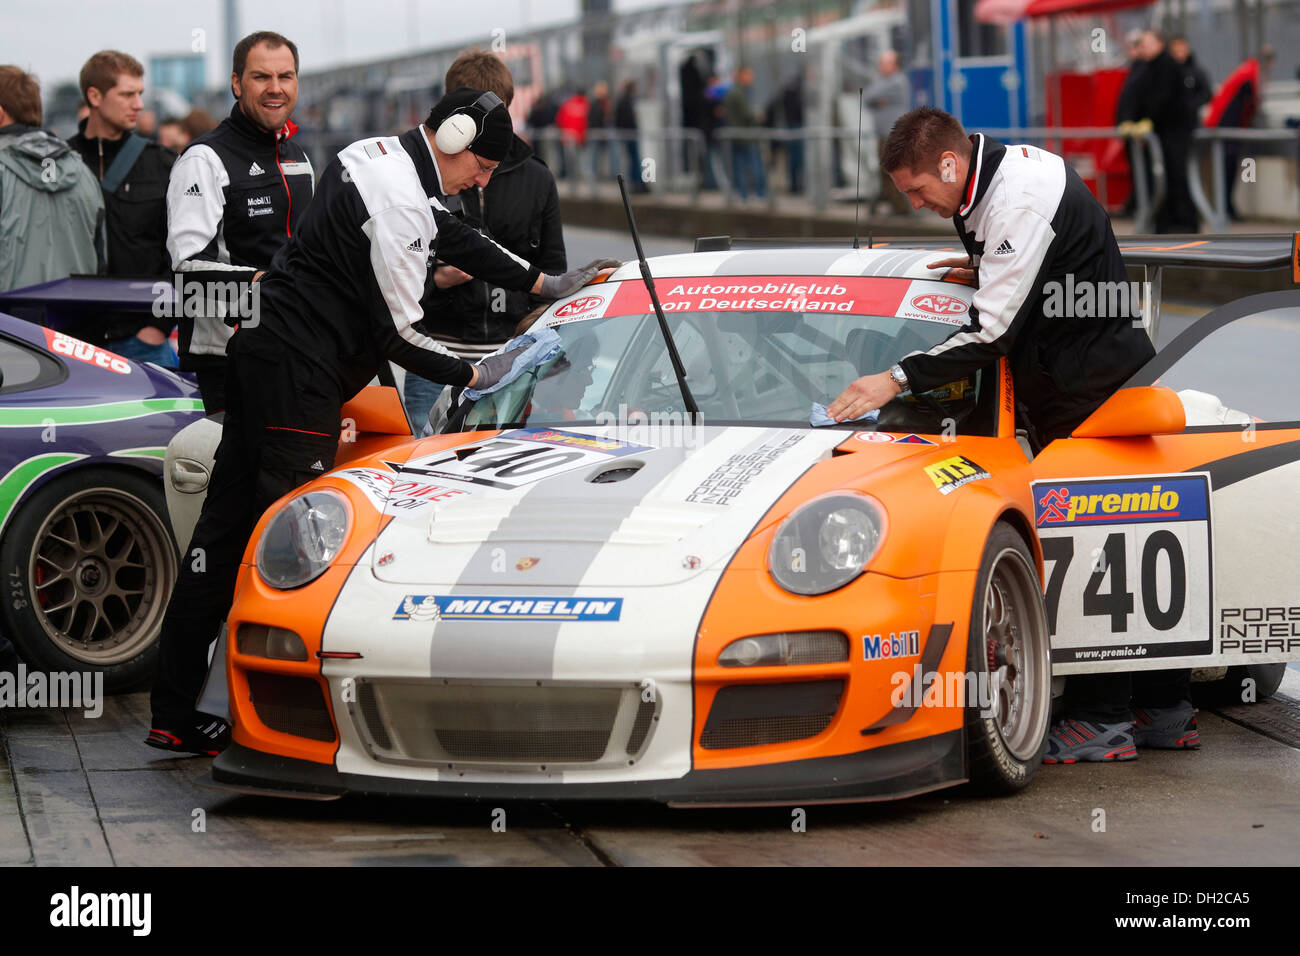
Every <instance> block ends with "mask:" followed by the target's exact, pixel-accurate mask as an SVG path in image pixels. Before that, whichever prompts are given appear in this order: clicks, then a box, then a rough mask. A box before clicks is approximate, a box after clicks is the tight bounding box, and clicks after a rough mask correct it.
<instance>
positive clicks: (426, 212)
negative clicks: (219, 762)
mask: <svg viewBox="0 0 1300 956" xmlns="http://www.w3.org/2000/svg"><path fill="white" fill-rule="evenodd" d="M512 136H513V128H512V126H511V123H510V114H509V113H507V112H506V108H505V106H504V104H503V103H502V102H501V100H500V98H499V97H497V96H496V95H495V94H493V93H484V92H482V91H480V90H457V91H456V92H454V93H451V94H448V95H447V96H445V97H443V98H442V100H440V101H439V102H438V104H437V105H436V106H435V107H434V108H433V110H432V112H431V113H430V114H429V118H428V119H427V120H426V121H425V123H424V125H422V126H418V127H416V128H415V129H413V130H410V131H408V132H406V133H404V134H402V135H401V136H387V137H372V138H370V139H364V140H360V141H359V142H356V143H353V144H352V145H351V146H349V147H347V148H346V149H344V150H343V151H342V152H341V153H339V154H338V156H337V157H336V158H335V159H334V161H333V162H331V163H330V164H329V166H328V167H327V168H326V169H325V172H324V173H323V174H322V176H321V180H320V184H319V185H318V186H317V189H316V195H315V198H314V199H313V201H312V204H311V205H310V206H309V207H308V209H307V211H306V212H305V213H304V214H303V217H302V219H301V220H300V222H299V224H298V227H297V229H296V230H295V232H294V236H293V238H292V239H290V240H289V242H288V243H287V244H286V245H285V246H284V247H283V248H282V249H281V250H280V251H279V252H278V253H276V256H275V258H274V260H273V261H272V263H271V269H270V271H269V272H268V273H267V274H266V275H265V277H264V278H263V279H262V281H261V284H260V295H259V297H258V303H259V308H258V310H257V313H256V314H255V315H254V316H253V318H252V319H245V320H244V322H243V323H242V325H241V327H240V328H239V330H238V331H237V332H236V334H235V335H234V337H233V338H232V339H231V342H230V347H229V350H228V355H229V359H230V362H229V367H228V376H227V389H226V390H227V406H226V417H225V421H224V423H223V426H222V434H221V444H220V446H219V447H218V449H217V454H216V464H215V467H214V469H213V473H212V478H211V481H210V482H209V485H208V495H207V498H206V500H205V501H204V503H203V512H202V514H201V516H200V517H199V522H198V525H197V527H196V528H195V530H194V537H193V538H192V540H191V541H190V544H189V550H188V553H187V555H186V559H185V560H184V561H183V562H182V566H181V574H180V577H179V579H178V581H177V584H176V589H175V590H174V591H173V593H172V600H171V603H170V605H169V606H168V608H167V615H166V617H165V619H164V621H163V628H162V635H161V638H160V641H159V657H158V673H157V677H156V679H155V681H154V688H153V699H152V705H153V723H152V728H151V730H150V734H149V737H148V738H147V739H146V741H145V742H146V743H147V744H149V745H150V746H153V747H157V748H159V749H162V750H169V751H175V752H182V753H203V754H215V753H216V752H218V751H219V750H221V749H222V748H223V747H224V746H225V744H226V742H227V741H228V739H229V731H228V728H227V727H226V726H225V724H224V723H223V722H222V721H219V720H213V719H211V718H204V717H201V716H200V715H199V714H197V713H196V712H195V710H194V704H195V700H196V698H197V696H198V693H199V690H200V688H201V686H202V683H203V676H204V673H205V671H206V667H207V649H208V646H209V644H211V642H212V640H213V639H214V638H215V637H216V636H217V632H218V629H219V627H220V623H221V621H222V620H223V619H224V618H225V616H226V614H227V613H228V612H229V609H230V602H231V599H232V597H233V593H234V584H235V576H236V573H237V571H238V569H239V561H240V557H241V556H242V554H243V551H244V548H245V546H246V544H247V542H248V538H249V535H250V534H251V533H252V530H253V526H254V525H255V524H256V522H257V519H258V517H259V516H260V515H261V514H262V512H263V511H264V510H265V509H266V508H267V506H268V505H270V504H271V503H272V502H274V501H275V500H276V499H277V498H279V497H281V496H283V495H285V494H287V493H288V492H290V491H292V490H293V489H294V488H296V487H298V486H299V485H301V484H303V483H305V482H307V481H310V480H311V479H313V478H315V477H317V476H319V475H321V474H323V473H325V472H327V471H329V470H330V469H331V468H332V467H333V464H334V454H335V450H336V448H337V446H338V441H339V433H340V421H339V419H340V410H341V408H342V406H343V404H344V403H345V402H346V401H348V400H349V399H350V398H352V397H353V396H354V395H356V394H357V393H358V392H359V391H361V389H362V388H363V387H365V385H366V383H367V382H369V381H370V380H371V379H372V378H374V377H375V375H376V374H377V373H378V372H379V370H380V369H381V367H382V366H383V365H384V363H385V362H388V361H393V362H396V363H398V364H399V365H401V366H403V367H404V368H407V369H409V370H411V371H414V372H416V373H418V374H420V375H423V376H424V377H425V378H428V379H430V380H432V381H435V382H441V383H444V384H448V385H459V386H469V385H472V386H475V387H477V388H486V387H488V386H490V385H493V384H495V383H496V382H498V381H500V379H501V378H502V377H504V376H505V374H506V373H507V372H508V371H509V370H510V368H511V365H512V364H513V362H514V360H515V358H516V357H517V354H518V352H520V351H522V349H517V350H515V351H513V352H506V353H504V354H501V355H492V356H488V357H487V358H485V359H483V360H481V361H480V362H479V363H478V364H475V365H471V364H470V363H469V362H466V361H464V360H462V359H459V358H457V357H456V356H454V355H451V354H450V353H449V352H448V351H447V350H446V349H445V348H444V347H443V346H441V345H439V344H438V343H437V342H436V341H434V340H433V339H431V338H430V337H428V336H426V335H424V334H423V333H421V332H419V331H417V330H416V329H415V328H414V325H415V323H416V322H418V321H420V319H422V318H423V311H422V309H421V307H420V299H421V297H422V296H423V294H424V292H425V284H426V281H427V280H428V279H429V277H430V276H431V274H432V271H433V269H432V265H433V263H434V262H435V261H437V260H443V261H446V262H450V263H451V264H452V265H454V266H457V267H458V268H460V269H463V270H465V271H466V272H468V273H470V274H471V275H475V276H478V277H481V278H483V279H486V280H488V281H490V282H493V283H495V284H497V285H500V286H504V287H506V288H509V289H526V290H529V291H531V292H534V293H536V294H538V295H542V296H545V297H548V298H553V299H554V298H559V297H561V296H565V295H568V294H570V293H572V292H575V291H577V290H578V289H579V288H581V287H582V286H583V285H584V284H586V283H587V282H589V281H590V280H591V279H593V278H595V276H596V275H597V273H598V272H599V271H600V270H601V269H604V268H607V267H612V266H616V265H618V264H619V263H618V262H616V261H613V260H598V261H596V262H592V263H589V264H588V265H586V266H584V267H583V268H581V269H574V270H571V271H569V272H566V273H565V274H564V275H561V276H552V275H544V274H542V273H541V272H540V270H538V269H537V268H536V267H535V266H530V265H528V263H526V262H524V261H523V260H521V259H519V258H517V257H516V256H514V255H511V254H510V253H508V252H507V251H505V250H504V249H502V248H501V247H500V246H498V245H497V244H496V243H494V242H492V241H490V240H488V239H484V238H483V237H482V236H480V235H479V234H478V233H477V232H475V231H474V230H473V229H470V228H469V227H468V226H466V225H464V224H463V223H461V222H460V221H459V220H457V219H455V218H454V217H452V216H449V215H448V214H447V212H446V210H445V209H444V208H443V207H442V206H441V204H440V203H439V202H438V201H437V199H436V198H435V197H436V196H439V195H447V194H450V193H454V192H457V191H458V190H459V189H463V188H466V187H467V186H469V185H471V184H474V183H486V182H487V179H488V177H489V176H491V174H492V170H493V169H495V168H496V164H498V163H500V162H501V160H502V158H503V157H504V156H505V155H506V151H507V150H508V149H509V147H510V144H511V139H512ZM196 552H198V554H199V555H200V556H201V563H200V561H199V560H198V559H196V558H195V557H194V556H195V555H196Z"/></svg>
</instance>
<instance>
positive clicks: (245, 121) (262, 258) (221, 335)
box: [167, 31, 314, 414]
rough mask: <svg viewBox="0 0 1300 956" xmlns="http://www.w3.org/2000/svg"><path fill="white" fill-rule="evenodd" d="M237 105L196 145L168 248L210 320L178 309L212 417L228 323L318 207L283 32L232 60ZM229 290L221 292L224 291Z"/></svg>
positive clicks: (181, 163)
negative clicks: (234, 292)
mask: <svg viewBox="0 0 1300 956" xmlns="http://www.w3.org/2000/svg"><path fill="white" fill-rule="evenodd" d="M230 85H231V92H232V93H233V94H234V96H235V100H236V102H235V105H234V106H233V107H232V108H231V110H230V115H229V116H228V117H227V118H226V119H224V120H222V122H221V124H220V125H218V126H217V128H216V129H214V130H211V131H210V132H207V133H204V134H203V135H202V136H199V137H198V138H196V139H195V140H194V142H192V143H190V145H189V146H188V147H187V148H186V150H185V152H184V153H183V154H182V155H181V158H180V159H178V160H177V161H176V165H175V166H174V167H173V168H172V174H171V181H170V182H169V183H168V187H167V251H168V253H169V254H170V256H171V264H172V268H173V269H174V270H175V271H176V272H177V273H178V274H179V275H178V279H179V283H178V285H179V288H180V289H181V292H182V297H183V298H184V299H188V298H190V297H191V296H193V295H196V294H202V296H203V306H202V314H201V315H199V316H198V317H195V316H194V314H193V312H194V310H193V308H190V309H186V308H185V307H184V305H185V303H184V302H181V303H178V306H179V308H178V309H177V316H178V321H179V326H180V336H179V338H180V342H179V344H180V366H181V368H182V369H184V370H186V371H190V372H194V373H195V374H196V375H197V377H198V381H199V392H200V394H201V395H202V396H203V406H204V408H205V409H206V410H207V412H208V414H212V413H213V412H216V411H220V410H221V409H223V408H225V407H226V400H225V387H226V344H227V343H228V342H229V341H230V336H231V334H232V333H233V332H234V328H233V325H234V322H233V321H231V322H230V323H229V324H227V321H226V320H227V318H228V317H230V316H232V314H233V313H235V312H237V311H240V310H239V309H238V308H232V307H231V306H232V305H236V306H237V305H239V304H241V303H242V304H243V305H244V306H245V307H247V306H248V305H249V304H250V303H251V297H250V298H247V299H246V298H243V297H242V296H241V297H238V298H236V297H235V296H229V295H227V294H225V293H224V290H225V289H226V288H228V287H227V286H226V285H225V284H226V283H232V282H233V283H237V284H238V285H237V286H236V288H237V289H239V290H240V291H241V292H244V293H249V292H251V285H252V283H253V280H254V279H255V278H256V277H257V276H258V275H259V274H260V272H261V271H262V270H265V269H266V268H267V267H268V266H269V265H270V264H271V259H272V258H274V256H275V254H276V253H277V252H278V251H279V250H280V248H281V247H282V246H283V245H284V244H285V243H286V242H287V241H288V240H289V238H290V237H291V236H292V235H293V234H294V232H295V230H296V229H297V226H298V221H299V220H300V219H301V218H302V214H303V213H304V212H305V211H306V209H307V205H308V203H310V202H311V196H312V182H313V179H314V176H313V172H312V168H311V160H309V159H308V158H307V154H306V153H305V152H304V151H303V149H302V147H300V146H298V145H297V144H296V143H293V142H292V139H293V136H294V135H295V134H296V133H297V132H298V127H297V126H296V125H295V124H294V122H293V120H292V119H291V118H290V117H291V115H292V114H293V110H294V107H295V106H296V105H297V103H298V48H297V47H296V46H295V45H294V44H293V42H292V41H290V40H288V39H286V38H285V37H283V36H281V35H280V34H278V33H272V32H270V31H261V32H258V33H253V34H250V35H249V36H246V37H244V39H242V40H240V41H239V43H238V44H237V45H236V46H235V51H234V56H233V58H232V63H231V76H230ZM218 290H220V291H218Z"/></svg>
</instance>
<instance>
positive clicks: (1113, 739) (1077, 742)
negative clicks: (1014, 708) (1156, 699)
mask: <svg viewBox="0 0 1300 956" xmlns="http://www.w3.org/2000/svg"><path fill="white" fill-rule="evenodd" d="M1136 759H1137V748H1136V747H1135V746H1134V744H1133V725H1132V724H1128V723H1125V724H1094V723H1092V722H1091V721H1087V720H1063V721H1061V722H1060V723H1059V724H1057V725H1056V726H1055V727H1053V728H1052V732H1051V733H1050V734H1048V735H1047V752H1046V753H1044V754H1043V763H1078V762H1079V761H1080V760H1085V761H1093V762H1097V761H1107V762H1109V761H1114V760H1136Z"/></svg>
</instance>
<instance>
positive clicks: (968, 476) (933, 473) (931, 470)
mask: <svg viewBox="0 0 1300 956" xmlns="http://www.w3.org/2000/svg"><path fill="white" fill-rule="evenodd" d="M925 473H926V474H927V475H929V476H930V480H931V481H932V482H934V486H935V487H936V488H938V489H939V494H941V495H950V494H952V493H953V492H954V491H956V490H957V489H958V488H960V487H961V486H962V485H968V484H970V483H971V482H972V481H981V480H983V479H985V478H988V477H989V473H988V472H987V471H985V470H984V469H983V468H981V467H980V466H979V465H977V464H975V462H973V461H971V460H970V459H969V458H966V457H965V456H963V455H954V456H953V457H952V458H945V459H944V460H943V461H939V462H935V463H934V464H933V465H926V466H925Z"/></svg>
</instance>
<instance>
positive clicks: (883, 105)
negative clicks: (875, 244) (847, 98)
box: [859, 50, 912, 216]
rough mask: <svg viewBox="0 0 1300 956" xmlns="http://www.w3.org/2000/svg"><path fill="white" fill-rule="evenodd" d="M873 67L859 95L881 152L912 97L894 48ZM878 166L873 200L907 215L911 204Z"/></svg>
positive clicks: (886, 51) (888, 208)
mask: <svg viewBox="0 0 1300 956" xmlns="http://www.w3.org/2000/svg"><path fill="white" fill-rule="evenodd" d="M876 69H877V71H879V74H880V75H879V76H878V77H877V78H876V80H875V82H873V83H872V84H871V85H870V86H869V87H867V88H866V90H864V91H863V93H862V98H863V99H864V100H865V101H866V106H867V109H868V110H870V111H871V125H872V127H873V128H874V129H875V131H876V149H877V151H878V153H879V154H881V155H883V151H884V148H885V140H887V139H888V138H889V131H890V130H891V129H893V128H894V124H895V123H896V122H898V118H899V117H900V116H902V115H903V114H904V113H906V112H907V109H908V105H909V102H910V100H911V98H912V89H911V85H910V84H909V83H908V80H907V76H906V75H905V74H904V73H903V71H902V70H901V69H900V64H899V60H898V53H897V51H895V50H884V51H883V52H881V54H880V59H879V60H877V61H876ZM859 161H860V160H859ZM881 169H882V173H881V177H882V178H881V188H880V195H879V196H878V197H877V202H879V201H880V200H882V199H883V200H884V201H885V207H886V210H887V211H888V212H891V213H893V214H895V215H899V216H910V215H911V214H912V206H911V203H909V202H908V201H907V197H906V196H904V195H903V194H902V193H901V192H899V191H898V190H897V189H891V188H889V187H888V186H887V185H886V184H885V180H884V173H883V169H884V167H881Z"/></svg>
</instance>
